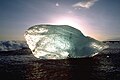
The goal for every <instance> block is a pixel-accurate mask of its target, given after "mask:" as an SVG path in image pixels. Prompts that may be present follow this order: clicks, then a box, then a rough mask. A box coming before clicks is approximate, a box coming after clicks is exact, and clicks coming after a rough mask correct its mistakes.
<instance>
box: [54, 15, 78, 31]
mask: <svg viewBox="0 0 120 80" xmlns="http://www.w3.org/2000/svg"><path fill="white" fill-rule="evenodd" d="M52 23H53V24H56V25H69V26H72V27H75V28H77V29H80V25H78V21H77V20H76V19H74V18H69V17H61V18H57V20H53V21H52Z"/></svg>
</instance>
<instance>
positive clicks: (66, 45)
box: [24, 25, 105, 59]
mask: <svg viewBox="0 0 120 80" xmlns="http://www.w3.org/2000/svg"><path fill="white" fill-rule="evenodd" d="M24 36H25V39H26V41H27V44H28V45H29V48H30V49H31V51H32V53H33V55H34V56H35V57H37V58H40V59H66V58H78V57H79V58H81V57H89V56H93V55H95V54H96V53H98V52H99V51H101V50H103V49H104V48H105V46H104V45H103V44H102V43H101V42H99V41H97V40H95V39H93V38H90V37H86V36H84V35H83V34H82V32H81V31H80V30H78V29H75V28H73V27H71V26H68V25H35V26H32V27H30V28H29V29H28V30H26V32H25V34H24Z"/></svg>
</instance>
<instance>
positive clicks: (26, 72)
mask: <svg viewBox="0 0 120 80" xmlns="http://www.w3.org/2000/svg"><path fill="white" fill-rule="evenodd" d="M0 80H120V49H117V48H115V49H106V50H104V51H102V52H100V53H99V55H96V56H94V57H90V58H89V57H86V58H76V59H73V58H71V59H62V60H39V59H36V58H35V57H34V56H33V55H7V56H0Z"/></svg>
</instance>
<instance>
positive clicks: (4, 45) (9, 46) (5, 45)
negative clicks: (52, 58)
mask: <svg viewBox="0 0 120 80" xmlns="http://www.w3.org/2000/svg"><path fill="white" fill-rule="evenodd" d="M27 47H28V45H27V44H26V42H25V41H0V51H11V50H18V49H22V48H27Z"/></svg>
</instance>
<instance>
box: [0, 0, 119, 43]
mask: <svg viewBox="0 0 120 80" xmlns="http://www.w3.org/2000/svg"><path fill="white" fill-rule="evenodd" d="M36 24H61V25H62V24H63V25H65V24H66V25H71V26H73V27H76V28H77V29H80V30H81V32H83V34H84V35H86V36H90V37H93V38H95V39H97V40H101V41H102V40H120V0H0V40H24V32H25V30H26V29H28V28H29V27H30V26H33V25H36Z"/></svg>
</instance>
